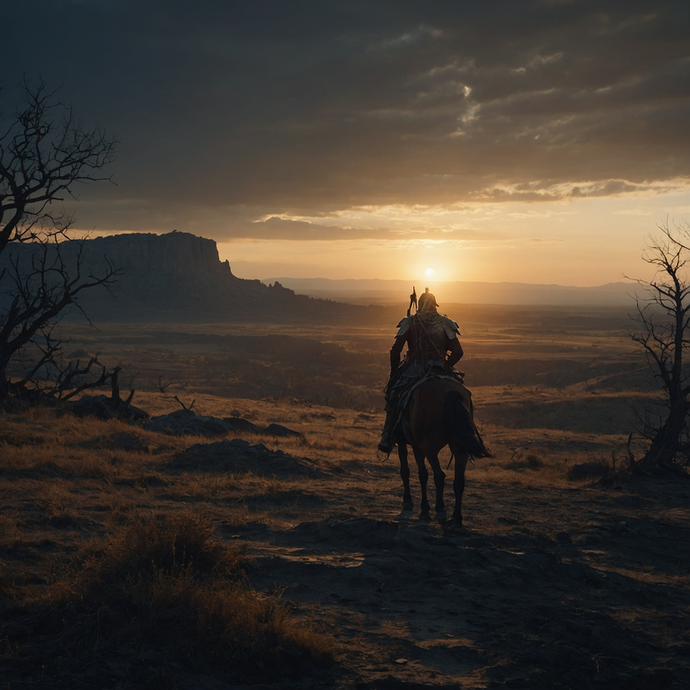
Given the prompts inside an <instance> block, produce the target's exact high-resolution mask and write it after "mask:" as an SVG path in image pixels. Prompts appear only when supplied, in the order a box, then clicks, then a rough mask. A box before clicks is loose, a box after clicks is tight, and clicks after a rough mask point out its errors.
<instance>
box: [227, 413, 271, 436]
mask: <svg viewBox="0 0 690 690" xmlns="http://www.w3.org/2000/svg"><path fill="white" fill-rule="evenodd" d="M223 421H224V422H225V423H226V424H227V425H228V429H229V430H230V431H247V432H249V433H250V434H260V433H261V432H262V431H263V429H262V428H261V427H260V426H258V425H257V424H254V423H253V422H250V421H249V420H248V419H242V418H241V417H235V416H234V415H233V416H232V417H223Z"/></svg>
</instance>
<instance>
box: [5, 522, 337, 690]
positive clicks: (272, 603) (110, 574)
mask: <svg viewBox="0 0 690 690" xmlns="http://www.w3.org/2000/svg"><path fill="white" fill-rule="evenodd" d="M82 558H83V561H82V563H81V568H80V570H79V571H78V572H77V573H74V574H72V576H71V577H68V578H64V579H62V580H61V581H59V582H58V583H56V584H55V585H53V586H52V587H49V588H47V589H46V591H45V592H44V593H43V595H42V596H39V597H36V598H34V599H32V600H27V601H25V602H24V603H23V604H19V605H18V606H17V612H16V614H15V618H16V620H17V625H16V626H12V627H11V628H10V634H9V635H8V637H7V638H6V639H5V657H6V658H7V657H8V656H9V657H11V656H15V657H17V656H19V658H20V659H22V660H24V661H28V660H30V659H31V658H35V657H36V656H37V655H41V654H46V653H47V652H51V654H49V656H52V657H53V663H54V664H55V667H54V668H51V667H50V665H48V666H47V667H46V668H45V669H44V672H45V673H46V674H47V676H48V677H49V678H50V677H52V676H56V675H58V674H64V672H65V670H66V669H70V670H71V671H72V672H74V673H75V674H76V676H77V678H79V680H81V681H82V682H88V678H87V677H86V676H84V677H82V678H80V677H79V674H80V669H84V668H87V667H88V666H89V665H90V664H93V663H94V662H95V661H96V660H97V659H104V658H105V659H108V660H113V659H118V660H119V663H120V664H121V665H122V668H121V669H120V671H121V672H122V673H124V674H126V676H127V677H128V678H130V679H132V681H135V682H151V680H152V678H151V664H150V661H151V659H152V658H153V659H156V660H157V659H159V658H160V659H163V658H166V659H168V660H169V659H176V660H178V663H177V664H176V666H177V667H178V668H175V667H174V666H175V665H172V666H170V665H166V664H163V665H162V666H160V667H159V668H158V669H157V672H156V673H157V675H158V676H160V678H164V677H167V678H168V679H173V680H174V679H175V678H177V679H178V680H180V679H181V678H182V677H184V676H185V674H187V673H194V672H196V671H195V669H200V668H204V667H205V666H206V665H208V666H210V667H211V668H213V669H215V672H216V673H218V674H219V677H223V678H225V679H227V680H232V679H248V678H260V679H264V680H266V679H268V680H271V679H276V678H278V677H284V676H285V675H294V674H297V675H300V674H302V673H304V672H305V670H309V669H311V668H313V667H314V666H315V665H322V664H330V663H331V662H332V651H331V642H330V639H329V638H328V637H326V636H324V635H322V634H319V633H317V632H314V631H313V630H310V629H309V628H305V627H300V626H299V625H297V624H296V623H295V622H294V620H293V619H292V617H291V616H290V615H289V611H288V609H287V608H286V606H285V605H284V604H282V603H281V602H280V601H279V600H277V599H276V598H275V597H267V596H264V595H261V594H258V593H257V592H255V591H254V590H252V589H251V588H250V587H249V586H248V585H247V583H246V580H245V569H246V567H247V561H246V559H245V558H244V557H243V555H242V552H241V549H240V548H239V547H238V546H236V545H227V544H225V543H224V542H221V541H219V540H217V539H216V538H215V536H214V529H213V527H212V525H211V522H210V521H209V520H208V519H207V518H205V517H203V516H199V515H198V514H195V513H193V512H190V511H181V512H178V513H175V514H168V515H165V516H163V517H162V518H160V519H156V518H155V517H152V516H150V515H144V514H142V515H138V516H136V517H135V518H134V519H133V520H132V523H131V524H130V526H128V527H127V528H125V529H123V530H120V532H119V533H116V534H114V535H110V536H109V538H108V541H107V542H106V543H102V542H93V541H91V542H89V543H88V544H85V545H84V550H83V554H82ZM27 632H28V636H27ZM56 642H57V643H58V644H59V647H60V652H59V653H56V650H55V649H51V645H54V644H55V643H56ZM20 648H23V652H22V653H21V654H19V653H18V652H17V650H18V649H20ZM55 656H57V657H58V658H57V659H55ZM125 658H126V661H125V660H124V659H125ZM56 662H57V663H56ZM109 663H110V661H109ZM87 675H88V674H87ZM154 675H155V674H154Z"/></svg>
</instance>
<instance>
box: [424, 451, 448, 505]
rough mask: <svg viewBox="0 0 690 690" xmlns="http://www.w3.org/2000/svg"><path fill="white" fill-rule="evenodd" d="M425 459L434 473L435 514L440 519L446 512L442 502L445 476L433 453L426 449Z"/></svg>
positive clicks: (436, 456) (435, 454)
mask: <svg viewBox="0 0 690 690" xmlns="http://www.w3.org/2000/svg"><path fill="white" fill-rule="evenodd" d="M426 457H427V458H428V459H429V464H430V465H431V470H432V472H433V473H434V484H436V514H437V516H439V517H441V516H443V515H444V514H445V512H446V504H445V503H444V502H443V487H444V485H445V481H446V474H445V472H444V471H443V470H442V469H441V463H440V462H439V460H438V454H437V453H436V452H435V451H433V450H431V449H430V448H427V449H426Z"/></svg>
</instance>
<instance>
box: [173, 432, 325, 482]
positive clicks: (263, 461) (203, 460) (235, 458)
mask: <svg viewBox="0 0 690 690" xmlns="http://www.w3.org/2000/svg"><path fill="white" fill-rule="evenodd" d="M168 467H169V468H170V469H172V470H182V471H186V472H251V473H252V474H257V475H263V476H273V475H276V476H279V475H302V476H310V477H318V476H321V475H322V474H323V473H322V472H321V470H320V469H319V468H318V467H316V466H315V465H314V464H312V463H311V462H310V461H309V460H307V459H306V458H296V457H293V456H291V455H288V454H287V453H284V452H283V451H282V450H270V449H268V448H266V446H264V445H263V444H262V443H257V444H256V445H254V446H252V445H250V443H249V442H248V441H244V440H242V439H239V438H235V439H232V440H231V441H228V440H226V441H216V442H215V443H197V444H195V445H193V446H191V447H190V448H187V449H186V450H183V451H182V452H181V453H178V454H177V455H176V456H175V457H173V458H172V460H170V462H169V463H168Z"/></svg>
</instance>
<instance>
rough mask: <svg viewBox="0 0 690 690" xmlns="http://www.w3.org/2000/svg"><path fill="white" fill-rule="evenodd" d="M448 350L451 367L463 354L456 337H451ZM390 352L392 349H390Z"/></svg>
mask: <svg viewBox="0 0 690 690" xmlns="http://www.w3.org/2000/svg"><path fill="white" fill-rule="evenodd" d="M448 350H449V351H450V354H449V355H448V360H447V361H448V364H449V365H450V366H451V367H452V366H453V365H454V364H455V363H456V362H458V361H459V360H460V358H461V357H462V356H463V355H464V354H465V353H464V352H463V351H462V345H460V341H459V340H458V339H457V338H453V339H452V340H451V341H450V343H449V345H448ZM391 352H392V350H391Z"/></svg>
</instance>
